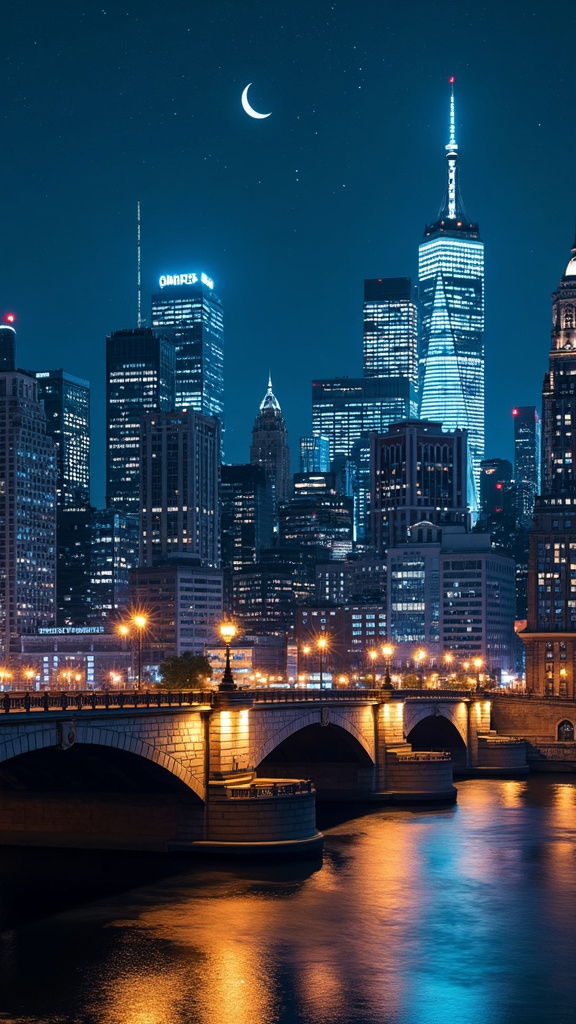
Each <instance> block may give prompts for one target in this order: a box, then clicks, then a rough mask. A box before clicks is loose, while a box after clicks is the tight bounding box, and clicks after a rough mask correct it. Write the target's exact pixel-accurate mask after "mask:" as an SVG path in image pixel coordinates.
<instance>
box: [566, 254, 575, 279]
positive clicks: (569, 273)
mask: <svg viewBox="0 0 576 1024" xmlns="http://www.w3.org/2000/svg"><path fill="white" fill-rule="evenodd" d="M564 277H576V253H574V255H573V257H572V259H571V260H570V262H569V263H568V266H567V267H566V270H565V271H564Z"/></svg>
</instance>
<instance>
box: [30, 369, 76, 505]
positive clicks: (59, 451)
mask: <svg viewBox="0 0 576 1024" xmlns="http://www.w3.org/2000/svg"><path fill="white" fill-rule="evenodd" d="M34 376H35V377H36V381H37V383H38V397H39V398H41V399H42V401H43V402H44V411H45V413H46V430H47V433H48V434H50V436H51V438H52V440H53V441H54V445H55V447H56V466H57V469H58V491H57V495H58V510H59V511H60V510H61V509H75V510H77V511H78V510H81V509H87V508H88V506H89V505H90V384H89V383H88V381H87V380H81V378H79V377H73V376H72V375H71V374H69V373H65V372H64V370H43V371H37V372H36V373H35V374H34Z"/></svg>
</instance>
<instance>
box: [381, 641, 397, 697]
mask: <svg viewBox="0 0 576 1024" xmlns="http://www.w3.org/2000/svg"><path fill="white" fill-rule="evenodd" d="M382 654H383V655H384V660H385V662H386V675H385V678H384V686H383V689H386V690H392V689H393V686H392V680H391V679H390V661H391V659H392V655H393V654H394V648H393V647H392V644H383V646H382Z"/></svg>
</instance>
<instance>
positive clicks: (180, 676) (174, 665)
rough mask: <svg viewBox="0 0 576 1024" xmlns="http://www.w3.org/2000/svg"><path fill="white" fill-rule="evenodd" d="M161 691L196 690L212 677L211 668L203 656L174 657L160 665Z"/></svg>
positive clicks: (181, 655) (188, 654) (187, 653)
mask: <svg viewBox="0 0 576 1024" xmlns="http://www.w3.org/2000/svg"><path fill="white" fill-rule="evenodd" d="M160 674H161V676H162V682H161V683H159V684H158V685H159V687H160V689H161V690H198V689H201V688H202V686H203V685H204V684H205V682H206V681H207V679H210V677H211V675H212V666H211V664H210V662H209V661H208V658H206V657H205V656H204V655H203V654H191V653H190V652H189V651H186V653H185V654H180V655H175V656H174V657H173V658H166V661H163V662H162V664H161V665H160Z"/></svg>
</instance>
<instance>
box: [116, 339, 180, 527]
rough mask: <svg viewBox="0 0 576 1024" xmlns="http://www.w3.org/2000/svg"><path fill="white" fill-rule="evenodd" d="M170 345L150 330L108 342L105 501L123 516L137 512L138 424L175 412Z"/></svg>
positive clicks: (138, 498) (172, 354) (138, 475)
mask: <svg viewBox="0 0 576 1024" xmlns="http://www.w3.org/2000/svg"><path fill="white" fill-rule="evenodd" d="M174 363H175V350H174V343H173V342H172V341H170V340H169V339H168V338H166V337H165V336H164V335H163V334H162V333H160V332H156V331H153V330H151V329H150V328H149V327H137V328H134V329H130V330H124V331H114V333H113V334H111V335H110V337H109V338H106V495H107V499H106V500H107V504H108V506H112V507H114V508H116V509H120V510H121V511H124V512H136V513H137V512H139V509H140V490H139V488H140V483H139V482H140V421H141V419H142V416H143V415H144V413H146V412H149V411H156V410H162V409H172V408H173V407H174Z"/></svg>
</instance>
